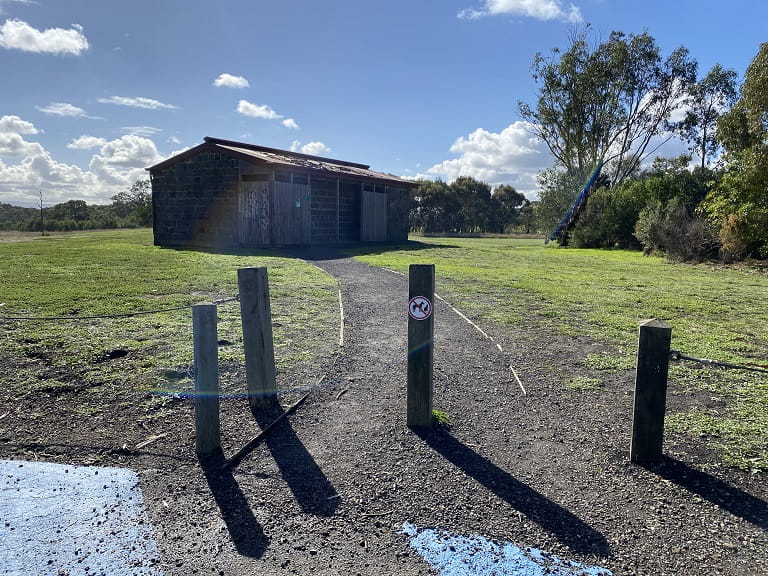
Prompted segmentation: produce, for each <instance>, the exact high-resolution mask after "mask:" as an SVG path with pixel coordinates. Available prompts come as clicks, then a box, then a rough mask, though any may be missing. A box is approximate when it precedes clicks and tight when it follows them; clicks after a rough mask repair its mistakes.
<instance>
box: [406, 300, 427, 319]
mask: <svg viewBox="0 0 768 576" xmlns="http://www.w3.org/2000/svg"><path fill="white" fill-rule="evenodd" d="M408 315H409V316H410V317H411V318H413V319H414V320H426V319H427V318H429V317H430V316H431V315H432V302H430V301H429V298H427V297H425V296H414V297H413V298H411V300H410V302H408Z"/></svg>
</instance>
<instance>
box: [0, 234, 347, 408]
mask: <svg viewBox="0 0 768 576" xmlns="http://www.w3.org/2000/svg"><path fill="white" fill-rule="evenodd" d="M25 240H26V241H24V242H3V243H2V244H0V270H2V274H1V275H0V304H1V306H0V316H3V317H9V316H30V317H35V318H39V317H63V318H72V319H71V320H70V319H66V320H51V321H32V320H24V321H0V354H1V355H2V356H3V357H4V358H6V359H8V360H9V361H8V362H6V363H4V364H2V366H3V368H2V369H3V371H4V373H0V379H1V380H2V383H3V387H2V396H3V400H4V401H9V400H12V399H13V398H14V397H20V396H23V395H26V394H30V393H43V394H62V393H67V392H72V391H78V390H80V391H81V390H90V389H98V390H99V391H101V392H102V393H104V394H107V395H108V391H117V390H118V389H129V390H136V391H145V392H149V393H151V392H162V393H167V394H171V395H173V394H178V393H186V392H190V391H191V390H192V388H193V382H192V364H193V349H192V344H193V343H192V314H191V309H190V308H188V307H189V306H191V305H194V304H196V303H199V302H203V301H212V300H217V299H223V298H227V297H232V296H235V295H236V294H237V291H238V289H237V269H238V268H242V267H250V266H266V267H267V268H268V273H269V282H270V297H271V307H272V317H273V335H274V342H275V356H276V361H277V368H278V380H279V384H280V387H281V388H283V389H285V388H290V387H292V386H303V385H304V384H305V382H303V381H301V382H289V381H287V380H286V378H287V377H291V378H293V379H294V380H299V379H302V374H304V373H305V372H307V373H309V372H311V371H312V370H313V369H316V365H315V361H316V360H321V359H323V358H325V357H327V356H329V355H330V354H332V353H333V352H334V351H335V342H336V341H337V339H338V336H337V333H338V332H337V331H338V319H337V310H338V303H337V283H336V281H335V280H334V279H333V278H332V277H330V276H328V275H327V274H325V273H324V272H322V271H321V270H319V269H318V268H317V267H315V266H312V265H310V264H307V263H305V262H301V261H298V260H295V259H288V258H282V257H279V256H278V255H277V254H276V253H270V252H264V253H256V252H252V253H243V254H239V255H228V254H214V253H207V252H198V251H192V250H174V249H167V248H159V247H156V246H153V245H152V234H151V231H150V230H127V231H125V230H121V231H114V232H112V231H109V232H104V231H98V232H83V233H78V234H68V235H59V236H49V237H42V238H35V239H33V240H29V239H28V238H27V239H25ZM176 307H185V308H184V309H182V310H176V311H168V312H161V313H156V314H146V315H140V316H133V317H129V318H105V319H97V320H85V319H83V320H76V318H78V317H84V316H98V315H114V314H127V313H133V312H146V311H153V310H164V309H168V308H176ZM218 315H219V318H218V337H219V340H220V341H222V342H221V344H222V345H221V346H220V350H219V361H220V365H221V386H222V390H223V391H224V392H225V393H243V392H244V384H243V380H244V376H243V373H244V368H243V362H244V358H243V352H242V332H241V321H240V313H239V304H238V303H237V302H231V303H227V304H221V305H220V306H219V308H218ZM115 351H121V352H124V353H125V355H124V357H122V358H120V359H114V360H111V359H110V354H111V353H114V352H115ZM121 352H119V353H121ZM308 378H309V376H308ZM146 402H147V406H146V408H147V413H148V414H157V413H159V412H161V411H162V409H164V405H163V402H164V401H163V400H159V399H158V396H157V395H156V394H150V395H149V396H148V397H147V400H146ZM79 410H81V411H86V412H87V411H88V410H90V409H89V408H87V407H80V408H79Z"/></svg>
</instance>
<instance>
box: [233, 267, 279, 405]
mask: <svg viewBox="0 0 768 576" xmlns="http://www.w3.org/2000/svg"><path fill="white" fill-rule="evenodd" d="M237 283H238V288H239V290H240V315H241V316H242V322H243V348H244V349H245V378H246V381H247V386H248V402H249V404H250V406H251V409H252V410H256V409H262V408H271V407H273V406H275V405H276V404H277V380H276V377H275V348H274V343H273V341H272V311H271V309H270V305H269V280H268V278H267V269H266V268H240V269H239V270H238V271H237Z"/></svg>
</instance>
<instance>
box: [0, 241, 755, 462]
mask: <svg viewBox="0 0 768 576" xmlns="http://www.w3.org/2000/svg"><path fill="white" fill-rule="evenodd" d="M3 240H4V241H3V242H2V243H0V316H2V317H18V316H30V317H35V318H40V317H56V318H65V319H58V320H40V321H37V320H3V321H0V358H2V359H3V360H2V362H1V363H0V383H1V385H2V387H1V388H0V391H1V393H2V397H3V400H4V401H5V402H9V401H10V402H12V401H13V399H14V398H18V397H21V396H26V395H29V394H35V393H43V394H66V393H67V392H68V391H78V392H81V391H83V390H85V391H94V392H96V393H98V394H99V395H100V396H101V397H103V399H104V402H103V405H104V409H106V406H107V404H108V402H109V400H110V394H109V391H110V390H118V389H120V390H124V389H126V388H129V389H133V390H136V391H137V392H139V393H141V392H146V395H145V396H143V400H142V401H143V402H144V403H145V404H146V413H147V417H148V418H151V417H152V415H153V414H157V413H160V412H162V410H163V408H164V405H165V402H167V399H168V398H169V397H173V396H174V395H178V394H183V393H186V392H189V391H191V389H192V380H191V374H192V325H191V310H190V309H189V308H184V309H182V310H175V311H169V312H162V313H156V314H146V315H140V316H131V317H128V318H104V319H94V320H85V319H83V317H85V316H98V315H114V314H126V313H133V312H140V311H141V312H144V311H153V310H160V309H163V310H164V309H168V308H175V307H188V306H190V305H192V304H195V303H198V302H201V301H210V300H216V299H222V298H227V297H231V296H234V295H235V294H236V293H237V275H236V272H237V269H238V268H240V267H245V266H267V267H268V269H269V279H270V291H271V300H272V313H273V324H274V337H275V352H276V358H277V364H278V371H279V376H278V379H279V380H280V386H281V388H282V389H284V390H285V389H290V388H291V387H292V386H294V385H295V386H296V387H300V386H302V385H304V384H305V382H299V381H298V380H301V379H302V378H303V375H307V378H306V379H307V380H308V379H309V375H310V374H312V375H313V376H316V374H315V373H314V372H313V370H316V365H317V362H318V361H319V360H322V359H324V358H327V357H328V356H330V355H331V354H332V352H333V351H334V350H335V347H336V342H337V339H338V332H337V330H338V324H337V323H338V318H337V310H338V303H337V283H336V281H335V280H334V279H333V278H330V277H329V276H327V275H326V274H325V273H323V272H322V271H320V270H319V269H318V268H316V267H314V266H312V265H310V264H307V263H305V262H302V261H298V260H295V259H289V258H283V257H280V256H279V255H278V254H277V253H274V252H263V253H257V252H253V253H248V254H238V255H230V254H214V253H207V252H196V251H189V250H172V249H164V248H158V247H155V246H153V245H152V236H151V231H149V230H124V231H108V232H82V233H77V234H63V235H57V236H49V237H44V238H40V237H36V238H29V237H25V238H24V239H23V240H24V241H13V239H12V238H8V237H4V238H3ZM358 257H359V258H361V259H363V260H365V261H366V262H369V263H371V264H374V265H377V266H385V267H387V268H392V269H396V270H400V271H403V272H405V271H407V267H408V265H409V264H412V263H434V264H435V265H436V274H437V290H438V292H439V293H441V295H443V296H445V297H447V298H448V299H449V300H450V301H451V302H452V303H453V304H454V305H455V306H458V307H459V308H460V309H461V310H463V311H464V312H465V313H466V314H467V315H468V316H470V317H472V318H474V319H477V320H480V321H482V322H485V323H489V324H490V323H493V324H496V325H498V326H500V327H501V328H502V329H503V327H505V326H518V327H519V326H528V325H531V324H530V323H534V324H535V325H536V326H537V327H538V328H543V329H545V330H552V331H553V332H555V331H556V332H561V333H565V334H574V335H579V336H585V337H589V338H591V339H594V340H597V341H602V342H607V343H609V344H611V346H612V348H613V349H614V350H620V351H621V352H620V353H617V354H611V355H608V354H594V353H593V354H589V355H587V356H586V357H585V358H582V359H577V360H580V361H582V362H583V363H584V364H585V365H588V366H590V367H592V368H594V369H595V370H598V371H605V373H606V374H609V373H611V372H612V371H614V372H615V371H618V370H627V369H631V368H632V367H633V366H634V362H635V357H634V356H635V354H636V341H637V326H638V323H639V322H640V321H641V320H643V319H646V318H651V317H656V318H660V319H663V320H666V321H668V322H669V323H670V324H671V325H672V327H673V332H672V347H673V348H674V349H678V350H681V351H682V352H683V353H685V354H687V355H690V356H696V357H700V358H702V357H703V358H713V359H716V360H720V361H725V362H731V363H736V364H748V363H757V364H768V302H767V301H766V298H765V296H766V294H768V272H766V270H765V269H764V268H760V267H758V266H748V265H744V266H739V267H723V266H717V265H695V266H694V265H685V264H672V263H669V262H666V261H664V260H662V259H659V258H648V257H643V256H642V255H641V254H640V253H635V252H624V251H597V250H575V249H560V248H555V247H545V246H544V245H543V243H542V242H541V241H540V240H530V239H525V240H523V239H520V240H511V239H419V243H418V244H415V243H410V244H408V245H405V246H401V247H384V248H380V247H373V249H372V247H367V249H366V250H361V251H360V252H359V255H358ZM219 339H220V343H221V346H220V352H219V353H220V363H221V374H222V383H221V384H222V389H223V391H224V392H225V393H232V394H236V393H241V392H243V391H244V385H243V375H242V372H243V357H242V346H241V332H240V318H239V306H238V304H237V303H236V302H234V303H229V304H223V305H221V306H220V307H219ZM121 355H124V356H121ZM113 358H120V361H119V362H113V361H111V360H112V359H113ZM287 374H290V375H291V377H292V378H294V379H295V380H297V381H296V382H289V381H287V380H286V378H285V375H287ZM670 381H671V382H672V383H673V384H674V386H676V387H677V389H680V390H687V391H691V392H704V393H706V394H707V395H709V396H710V397H712V398H715V399H717V400H718V401H721V402H722V403H723V405H724V406H725V408H724V409H720V410H713V409H707V408H705V407H700V408H694V409H692V410H690V411H687V412H681V413H674V414H670V415H668V418H667V425H668V427H669V429H670V430H675V431H677V432H682V433H687V434H692V435H695V436H701V437H703V438H705V441H706V442H708V443H710V444H712V445H714V446H716V447H717V448H718V450H719V452H720V454H721V456H722V459H723V461H724V462H725V463H727V464H729V465H733V466H737V467H739V468H742V469H745V470H751V471H755V472H757V471H766V470H768V379H767V378H766V375H765V374H759V373H751V372H744V371H732V370H727V371H726V370H716V369H701V367H700V366H698V365H691V364H686V363H673V364H672V366H671V372H670ZM563 385H564V386H566V387H568V388H569V389H571V390H574V391H578V392H579V393H584V394H600V386H599V382H597V381H595V380H594V379H585V378H581V379H574V380H572V381H568V382H564V383H563ZM157 392H160V393H159V394H158V393H157ZM101 405H102V404H93V403H92V404H89V405H87V406H85V405H83V407H82V408H79V409H81V410H84V411H88V412H89V414H91V413H93V412H94V411H99V410H102V408H100V406H101Z"/></svg>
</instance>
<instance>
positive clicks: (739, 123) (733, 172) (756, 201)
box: [702, 43, 768, 258]
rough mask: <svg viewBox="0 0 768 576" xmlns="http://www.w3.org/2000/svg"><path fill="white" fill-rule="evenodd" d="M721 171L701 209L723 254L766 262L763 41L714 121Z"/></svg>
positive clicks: (766, 61) (767, 81)
mask: <svg viewBox="0 0 768 576" xmlns="http://www.w3.org/2000/svg"><path fill="white" fill-rule="evenodd" d="M717 135H718V139H719V140H720V142H722V144H723V146H724V148H725V152H726V153H725V159H726V167H725V173H724V174H723V176H722V178H720V180H719V181H718V183H717V184H716V186H715V188H714V189H713V190H712V191H711V192H710V193H709V194H708V195H707V198H706V199H705V200H704V202H703V205H702V209H703V211H704V213H705V214H706V215H707V216H708V217H709V218H710V219H711V220H713V221H715V222H716V223H717V224H719V226H720V239H721V240H722V242H723V248H724V250H725V251H726V252H727V253H729V254H731V255H734V256H757V257H760V258H768V43H764V44H762V45H761V46H760V50H759V51H758V53H757V55H756V56H755V57H754V59H753V60H752V62H751V63H750V65H749V67H748V68H747V71H746V74H745V76H744V82H743V83H742V85H741V89H740V92H739V98H738V100H737V102H736V103H735V104H734V106H733V107H732V108H731V109H730V110H729V111H728V112H726V113H725V114H723V115H722V116H721V117H720V119H719V120H718V122H717Z"/></svg>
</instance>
